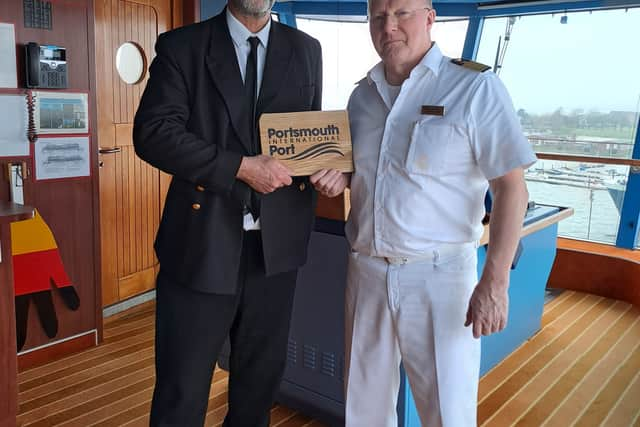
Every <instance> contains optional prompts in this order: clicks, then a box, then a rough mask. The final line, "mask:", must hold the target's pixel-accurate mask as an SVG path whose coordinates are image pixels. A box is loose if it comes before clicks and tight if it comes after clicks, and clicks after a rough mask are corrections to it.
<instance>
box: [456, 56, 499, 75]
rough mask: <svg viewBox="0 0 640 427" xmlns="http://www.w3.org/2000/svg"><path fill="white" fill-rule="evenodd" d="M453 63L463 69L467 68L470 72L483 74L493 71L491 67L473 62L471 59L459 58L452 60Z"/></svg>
mask: <svg viewBox="0 0 640 427" xmlns="http://www.w3.org/2000/svg"><path fill="white" fill-rule="evenodd" d="M451 62H453V63H454V64H456V65H459V66H461V67H464V68H467V69H469V70H473V71H479V72H481V73H484V72H485V71H487V70H490V69H491V67H489V66H488V65H484V64H481V63H479V62H475V61H471V60H469V59H462V58H458V59H452V60H451Z"/></svg>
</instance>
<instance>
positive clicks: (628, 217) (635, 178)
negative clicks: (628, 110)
mask: <svg viewBox="0 0 640 427" xmlns="http://www.w3.org/2000/svg"><path fill="white" fill-rule="evenodd" d="M631 156H632V157H633V158H634V159H640V119H638V126H637V127H636V140H635V145H634V146H633V153H632V154H631ZM639 236H640V170H637V169H636V170H634V168H631V170H630V171H629V179H628V180H627V190H626V192H625V194H624V201H623V202H622V211H621V212H620V225H619V227H618V238H617V240H616V246H618V247H620V248H627V249H632V248H634V247H635V246H637V245H638V244H639V243H640V242H638V238H639Z"/></svg>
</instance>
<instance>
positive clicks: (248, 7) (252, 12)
mask: <svg viewBox="0 0 640 427" xmlns="http://www.w3.org/2000/svg"><path fill="white" fill-rule="evenodd" d="M275 1H276V0H236V1H235V3H236V5H237V6H238V8H239V9H240V12H241V13H242V14H243V15H249V16H253V17H256V18H261V17H263V16H265V15H266V14H268V13H269V12H270V11H271V8H272V7H273V4H274V3H275Z"/></svg>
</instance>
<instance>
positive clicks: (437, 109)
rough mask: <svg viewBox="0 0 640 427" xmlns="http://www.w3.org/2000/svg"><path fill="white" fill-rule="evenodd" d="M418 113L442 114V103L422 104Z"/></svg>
mask: <svg viewBox="0 0 640 427" xmlns="http://www.w3.org/2000/svg"><path fill="white" fill-rule="evenodd" d="M420 113H421V114H424V115H427V116H444V105H423V106H422V108H421V110H420Z"/></svg>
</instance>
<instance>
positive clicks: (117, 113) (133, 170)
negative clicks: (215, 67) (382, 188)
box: [95, 0, 182, 306]
mask: <svg viewBox="0 0 640 427" xmlns="http://www.w3.org/2000/svg"><path fill="white" fill-rule="evenodd" d="M176 10H179V11H181V10H182V6H181V2H180V1H178V0H135V1H134V0H96V2H95V31H96V35H95V36H96V37H95V38H96V74H97V76H96V81H97V100H96V101H97V112H98V142H99V145H100V155H99V161H100V163H99V164H100V168H99V174H100V229H101V231H100V238H101V246H100V247H101V267H102V269H101V280H102V305H103V306H108V305H111V304H114V303H116V302H119V301H122V300H124V299H127V298H130V297H132V296H134V295H137V294H140V293H142V292H144V291H147V290H150V289H152V288H153V287H154V285H155V276H156V273H157V269H158V261H157V259H156V258H155V254H154V252H153V241H154V237H155V234H156V230H157V229H158V224H159V221H160V215H161V212H162V205H163V203H164V195H165V194H166V189H167V187H168V182H169V177H168V176H167V175H165V174H164V173H161V172H160V171H158V170H157V169H155V168H152V167H151V166H149V165H147V164H146V163H144V162H143V161H141V160H140V159H139V158H138V157H137V156H136V155H135V152H134V149H133V143H132V136H131V134H132V128H133V117H134V114H135V112H136V109H137V107H138V103H139V100H140V97H141V95H142V92H143V90H144V87H145V84H146V81H147V79H148V74H147V72H146V70H147V69H148V67H149V65H150V64H151V61H152V60H153V56H154V55H155V53H154V45H155V41H156V39H157V37H158V35H159V34H160V33H162V32H165V31H167V30H169V29H171V28H172V27H175V26H177V25H179V24H181V22H176V21H177V20H179V19H176V17H179V16H182V15H181V13H176ZM125 42H133V43H134V44H135V45H137V46H138V47H139V49H140V50H141V51H142V52H143V55H144V57H145V59H146V62H145V64H144V69H145V74H144V77H143V78H142V79H141V80H140V81H139V82H137V83H134V84H127V83H125V82H124V81H123V80H122V79H121V78H120V76H119V74H118V72H117V70H116V52H117V50H118V48H119V47H120V46H121V45H122V44H123V43H125Z"/></svg>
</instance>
